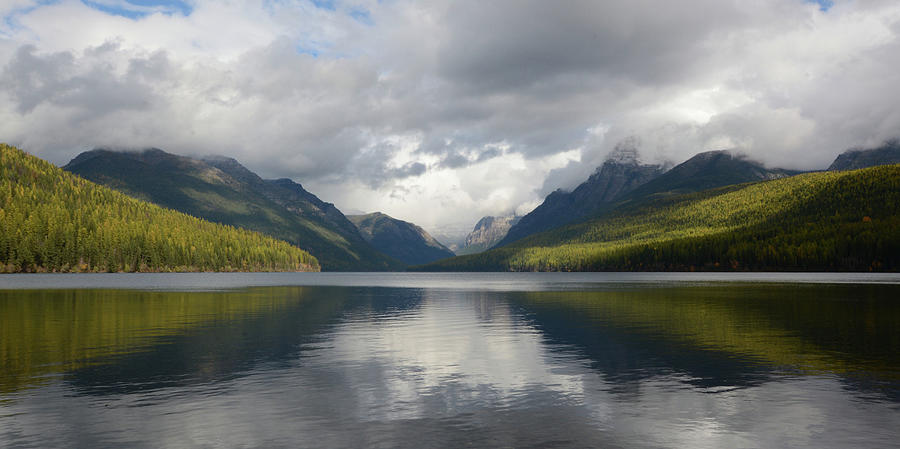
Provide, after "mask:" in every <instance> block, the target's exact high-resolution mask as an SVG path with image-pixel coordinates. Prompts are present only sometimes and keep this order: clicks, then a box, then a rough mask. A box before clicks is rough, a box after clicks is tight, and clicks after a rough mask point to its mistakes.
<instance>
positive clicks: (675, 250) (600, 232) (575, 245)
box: [416, 164, 900, 271]
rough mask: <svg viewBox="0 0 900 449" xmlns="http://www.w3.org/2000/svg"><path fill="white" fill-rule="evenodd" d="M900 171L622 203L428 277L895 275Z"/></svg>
mask: <svg viewBox="0 0 900 449" xmlns="http://www.w3.org/2000/svg"><path fill="white" fill-rule="evenodd" d="M898 230H900V164H895V165H885V166H878V167H869V168H863V169H859V170H848V171H823V172H813V173H804V174H799V175H796V176H790V177H782V178H779V179H772V180H766V181H761V182H751V183H742V184H734V185H727V186H723V187H718V188H713V189H707V190H703V191H700V192H693V193H685V194H680V195H679V194H673V195H666V196H662V197H656V198H653V199H649V200H647V201H645V202H634V203H624V204H620V205H619V206H618V207H617V208H616V209H615V210H614V211H613V212H612V213H607V214H604V215H601V216H599V217H597V218H594V219H589V220H584V221H582V222H579V223H575V224H571V225H568V226H563V227H560V228H555V229H552V230H549V231H545V232H542V233H539V234H535V235H532V236H529V237H527V238H524V239H521V240H518V241H516V242H514V243H512V244H510V245H506V246H501V247H496V248H494V249H491V250H490V251H487V252H484V253H480V254H475V255H470V256H461V257H455V258H453V259H448V260H444V261H439V262H435V263H433V264H431V265H427V266H424V267H416V269H419V270H424V271H598V270H600V271H672V270H674V271H693V270H695V269H700V270H713V271H718V270H756V271H758V270H793V271H897V270H900V231H898Z"/></svg>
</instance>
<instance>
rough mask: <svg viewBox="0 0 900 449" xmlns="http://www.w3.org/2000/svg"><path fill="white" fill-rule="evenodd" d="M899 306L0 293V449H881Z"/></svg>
mask: <svg viewBox="0 0 900 449" xmlns="http://www.w3.org/2000/svg"><path fill="white" fill-rule="evenodd" d="M460 276H465V275H460ZM898 293H900V286H897V285H872V284H868V285H867V284H859V285H856V284H851V285H837V284H817V283H810V284H794V283H785V284H771V283H700V284H698V283H689V284H684V285H677V284H676V285H672V284H654V283H646V284H628V285H606V286H604V285H593V286H581V287H579V288H574V289H560V290H553V289H550V290H546V289H544V290H542V291H503V290H497V289H491V290H478V289H477V288H469V289H455V288H446V286H442V287H440V288H400V287H393V286H392V287H365V286H343V287H342V286H282V287H251V288H243V289H227V290H218V291H188V292H185V291H147V290H115V289H112V290H108V289H79V290H67V289H56V290H0V338H2V340H0V360H2V361H3V365H2V369H0V445H2V446H30V445H33V446H41V447H53V446H55V447H71V446H85V447H87V446H90V447H110V446H116V447H118V446H122V445H129V446H137V447H162V446H206V445H209V446H225V447H240V446H252V447H262V446H265V447H297V446H316V447H363V446H366V447H398V446H399V447H448V446H449V447H454V446H481V447H496V446H515V447H526V446H535V447H546V446H554V445H557V446H593V447H597V446H606V447H610V446H612V447H660V446H663V447H685V446H691V447H723V446H728V447H733V446H742V447H772V446H799V447H847V446H860V445H861V446H870V447H888V446H891V445H894V444H896V441H900V431H898V430H897V429H900V411H898V410H900V355H898V354H900V332H898V329H900V301H898V300H897V298H898V297H900V295H898Z"/></svg>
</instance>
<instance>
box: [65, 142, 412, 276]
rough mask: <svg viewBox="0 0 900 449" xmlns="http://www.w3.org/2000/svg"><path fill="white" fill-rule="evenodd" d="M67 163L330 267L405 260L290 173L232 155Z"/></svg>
mask: <svg viewBox="0 0 900 449" xmlns="http://www.w3.org/2000/svg"><path fill="white" fill-rule="evenodd" d="M63 169H65V170H66V171H69V172H71V173H74V174H77V175H79V176H81V177H84V178H86V179H88V180H91V181H93V182H96V183H98V184H101V185H105V186H108V187H111V188H113V189H116V190H119V191H121V192H123V193H125V194H127V195H129V196H132V197H135V198H138V199H142V200H146V201H149V202H152V203H154V204H158V205H160V206H163V207H166V208H170V209H174V210H177V211H180V212H184V213H187V214H190V215H193V216H196V217H200V218H204V219H207V220H210V221H213V222H217V223H223V224H228V225H232V226H237V227H241V228H245V229H249V230H254V231H259V232H261V233H263V234H267V235H270V236H273V237H276V238H278V239H281V240H285V241H287V242H289V243H291V244H293V245H296V246H298V247H300V248H303V249H305V250H307V251H309V252H310V253H311V254H312V255H314V256H315V257H316V258H317V259H318V260H319V262H320V263H321V266H322V269H323V270H327V271H336V270H337V271H350V270H352V271H378V270H400V269H403V267H404V266H405V265H404V264H403V263H402V262H400V261H398V260H396V259H393V258H391V257H388V256H386V255H384V254H382V253H381V252H380V251H378V250H376V249H375V248H374V247H373V246H372V245H371V244H369V243H368V242H366V241H365V239H363V237H362V236H361V235H360V233H359V231H358V230H357V229H356V226H355V225H354V224H353V223H352V222H350V220H348V219H347V217H345V216H344V214H342V213H341V212H340V211H339V210H338V209H337V208H336V207H334V205H333V204H331V203H326V202H323V201H321V200H320V199H319V198H317V197H316V196H315V195H313V194H311V193H309V192H307V191H306V190H305V189H304V188H303V186H302V185H300V184H298V183H295V182H293V181H291V180H290V179H262V178H260V177H259V176H257V175H256V174H255V173H253V172H251V171H250V170H248V169H247V168H245V167H244V166H242V165H241V164H240V163H238V162H237V161H236V160H234V159H231V158H227V157H221V156H213V157H207V158H204V159H194V158H189V157H185V156H178V155H174V154H170V153H167V152H165V151H162V150H160V149H157V148H151V149H146V150H143V151H135V152H123V151H111V150H108V149H96V150H92V151H87V152H84V153H82V154H80V155H78V156H77V157H75V158H74V159H73V160H72V161H71V162H69V163H68V164H67V165H66V166H65V167H63Z"/></svg>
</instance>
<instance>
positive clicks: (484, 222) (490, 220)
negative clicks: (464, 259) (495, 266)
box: [456, 215, 522, 256]
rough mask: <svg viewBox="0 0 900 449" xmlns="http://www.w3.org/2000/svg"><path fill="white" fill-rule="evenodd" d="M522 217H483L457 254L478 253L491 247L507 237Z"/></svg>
mask: <svg viewBox="0 0 900 449" xmlns="http://www.w3.org/2000/svg"><path fill="white" fill-rule="evenodd" d="M521 218H522V217H519V216H516V215H508V216H505V217H482V218H481V220H478V223H476V224H475V229H473V230H472V232H470V233H469V235H467V236H466V240H465V243H464V245H463V246H462V247H461V248H459V249H458V250H457V251H456V254H459V255H461V256H462V255H466V254H477V253H480V252H482V251H487V250H489V249H491V248H492V247H493V246H494V245H496V244H497V243H499V242H500V241H501V240H503V238H504V237H506V234H507V233H508V232H509V230H510V228H512V227H513V226H514V225H515V224H516V223H518V222H519V220H520V219H521Z"/></svg>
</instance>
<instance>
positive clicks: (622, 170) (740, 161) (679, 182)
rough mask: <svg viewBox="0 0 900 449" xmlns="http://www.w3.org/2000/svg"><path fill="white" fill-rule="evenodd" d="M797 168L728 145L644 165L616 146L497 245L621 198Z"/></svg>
mask: <svg viewBox="0 0 900 449" xmlns="http://www.w3.org/2000/svg"><path fill="white" fill-rule="evenodd" d="M796 173H799V172H795V171H790V170H783V169H768V168H765V167H764V166H763V165H762V164H759V163H756V162H753V161H750V160H748V159H747V158H746V157H744V156H741V155H738V154H734V153H732V152H730V151H725V150H720V151H707V152H704V153H700V154H697V155H695V156H694V157H692V158H690V159H688V160H686V161H684V162H682V163H681V164H678V165H676V166H675V167H673V168H672V169H670V170H668V171H665V170H664V168H663V166H661V165H642V164H640V162H639V161H638V159H637V156H636V154H635V153H634V152H629V151H626V152H615V153H613V154H612V155H611V157H610V158H609V159H607V161H606V162H604V163H603V165H602V166H600V167H599V168H598V169H597V171H595V172H594V174H593V175H591V177H590V178H588V180H587V181H585V182H584V183H582V184H581V185H579V186H578V187H577V188H575V190H573V191H572V192H564V191H561V190H557V191H555V192H553V193H551V194H550V195H548V196H547V198H546V199H544V202H543V203H542V204H541V205H540V206H538V207H537V208H536V209H535V210H533V211H531V212H530V213H529V214H527V215H525V216H524V217H522V219H521V220H520V221H519V223H518V224H517V225H515V226H513V227H512V228H511V229H510V230H509V233H508V234H507V236H506V237H505V238H504V239H503V240H502V241H501V242H500V243H499V244H497V245H496V246H495V247H500V246H503V245H507V244H509V243H512V242H514V241H516V240H519V239H521V238H524V237H527V236H529V235H533V234H536V233H539V232H543V231H547V230H550V229H553V228H556V227H560V226H563V225H566V224H570V223H577V222H579V221H582V220H584V219H589V218H591V217H594V216H597V215H599V214H601V213H602V212H605V211H608V210H610V209H613V208H614V207H616V206H617V205H619V204H621V203H627V202H639V201H645V200H648V199H652V198H659V197H664V196H671V195H678V194H683V193H690V192H698V191H701V190H706V189H711V188H715V187H721V186H726V185H731V184H740V183H743V182H750V181H762V180H769V179H777V178H782V177H785V176H790V175H793V174H796Z"/></svg>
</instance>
